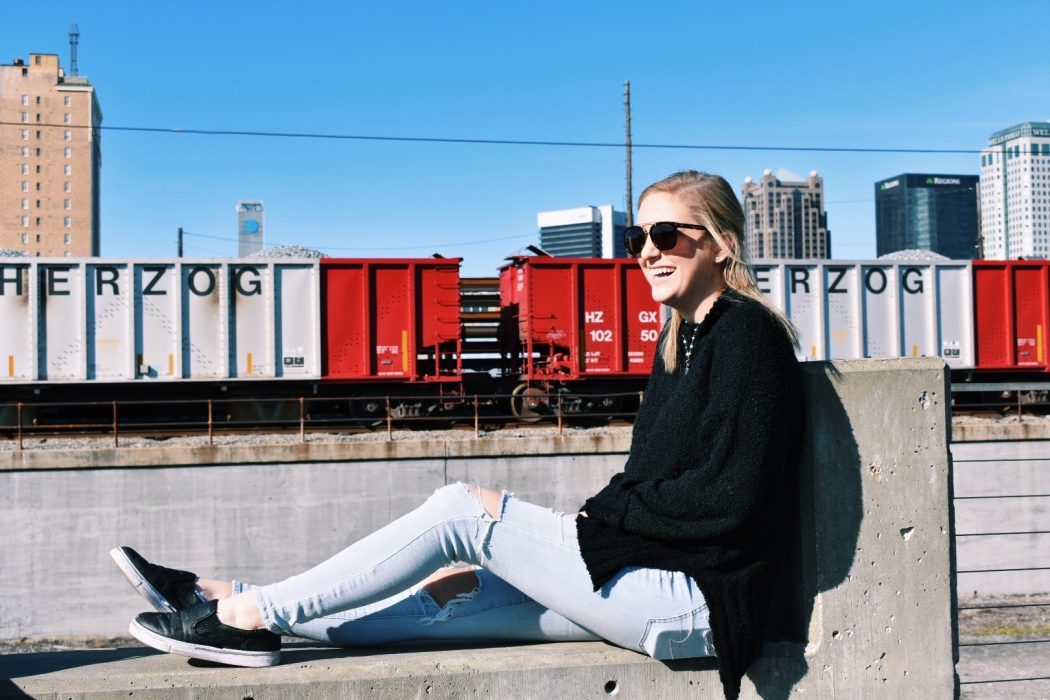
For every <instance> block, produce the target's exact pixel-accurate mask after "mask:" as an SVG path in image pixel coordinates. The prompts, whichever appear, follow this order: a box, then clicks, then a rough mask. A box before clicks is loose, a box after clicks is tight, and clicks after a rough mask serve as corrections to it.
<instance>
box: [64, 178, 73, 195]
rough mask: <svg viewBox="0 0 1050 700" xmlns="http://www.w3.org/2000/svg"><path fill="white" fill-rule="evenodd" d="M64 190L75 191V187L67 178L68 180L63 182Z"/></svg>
mask: <svg viewBox="0 0 1050 700" xmlns="http://www.w3.org/2000/svg"><path fill="white" fill-rule="evenodd" d="M62 191H63V192H72V191H73V188H72V186H71V185H70V183H69V181H68V180H67V181H66V182H63V183H62Z"/></svg>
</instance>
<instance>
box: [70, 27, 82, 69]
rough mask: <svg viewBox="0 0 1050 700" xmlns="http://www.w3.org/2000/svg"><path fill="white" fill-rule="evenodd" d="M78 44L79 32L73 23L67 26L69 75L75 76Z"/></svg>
mask: <svg viewBox="0 0 1050 700" xmlns="http://www.w3.org/2000/svg"><path fill="white" fill-rule="evenodd" d="M79 43H80V30H79V29H77V25H76V23H75V22H74V23H73V24H71V25H69V74H70V75H76V74H77V44H79Z"/></svg>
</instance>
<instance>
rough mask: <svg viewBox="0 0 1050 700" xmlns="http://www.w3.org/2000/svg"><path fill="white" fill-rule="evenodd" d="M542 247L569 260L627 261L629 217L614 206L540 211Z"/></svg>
mask: <svg viewBox="0 0 1050 700" xmlns="http://www.w3.org/2000/svg"><path fill="white" fill-rule="evenodd" d="M536 223H537V225H538V226H539V229H540V247H541V248H543V249H544V250H545V251H547V252H548V253H550V254H551V255H555V256H558V257H562V258H565V257H569V258H625V257H627V251H626V250H625V249H624V247H623V230H624V229H625V228H627V214H625V213H624V212H622V211H614V210H613V208H612V205H611V204H606V205H604V206H600V207H577V208H576V209H562V210H559V211H541V212H540V213H539V214H538V215H537V216H536Z"/></svg>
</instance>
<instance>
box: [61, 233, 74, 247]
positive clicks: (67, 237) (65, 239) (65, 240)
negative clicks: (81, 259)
mask: <svg viewBox="0 0 1050 700" xmlns="http://www.w3.org/2000/svg"><path fill="white" fill-rule="evenodd" d="M72 239H73V235H72V234H70V233H67V234H65V235H64V236H62V242H63V243H65V244H66V245H69V242H70V241H71V240H72Z"/></svg>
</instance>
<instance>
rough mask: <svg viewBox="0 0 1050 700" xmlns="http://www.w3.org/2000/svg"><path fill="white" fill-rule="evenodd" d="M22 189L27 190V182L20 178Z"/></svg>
mask: <svg viewBox="0 0 1050 700" xmlns="http://www.w3.org/2000/svg"><path fill="white" fill-rule="evenodd" d="M22 191H23V192H28V191H29V183H28V182H26V181H25V180H22Z"/></svg>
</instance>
